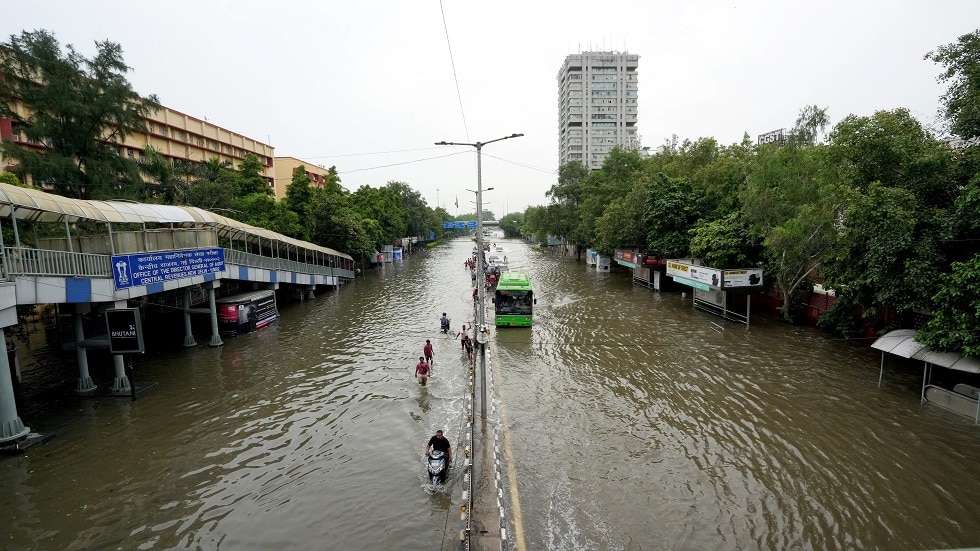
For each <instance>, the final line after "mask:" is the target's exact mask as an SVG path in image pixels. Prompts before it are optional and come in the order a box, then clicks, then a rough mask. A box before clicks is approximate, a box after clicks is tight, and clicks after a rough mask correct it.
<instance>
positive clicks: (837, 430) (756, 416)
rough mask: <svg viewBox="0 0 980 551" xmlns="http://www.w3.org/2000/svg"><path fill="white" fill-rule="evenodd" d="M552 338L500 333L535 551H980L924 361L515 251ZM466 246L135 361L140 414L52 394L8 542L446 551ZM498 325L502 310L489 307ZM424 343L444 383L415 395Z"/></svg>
mask: <svg viewBox="0 0 980 551" xmlns="http://www.w3.org/2000/svg"><path fill="white" fill-rule="evenodd" d="M505 246H506V248H507V254H508V257H509V260H510V262H511V264H512V265H524V266H526V267H528V268H529V269H530V271H531V274H532V277H533V281H534V284H535V291H536V294H537V298H538V304H537V308H536V311H535V325H534V327H532V328H530V329H519V328H502V329H499V330H494V331H493V334H492V343H493V344H492V349H491V354H493V360H494V363H493V365H494V369H495V373H494V377H493V380H494V381H495V382H496V392H497V393H498V396H497V401H498V403H500V404H502V406H503V407H505V408H506V410H507V414H508V425H507V427H505V428H506V429H507V430H508V431H509V435H510V440H511V443H512V447H513V455H514V458H515V465H514V468H515V472H516V477H517V486H518V489H519V494H520V496H521V500H522V501H521V509H522V511H523V517H522V519H521V520H522V522H523V529H524V534H525V536H526V538H527V542H528V547H529V548H530V549H575V550H578V549H650V548H657V549H895V548H900V549H916V548H921V549H924V548H948V547H963V546H970V545H976V544H977V543H976V542H977V541H978V540H980V529H978V527H977V523H976V511H980V481H978V476H977V469H976V464H977V463H976V457H978V456H980V439H978V438H977V428H976V427H975V426H974V425H973V424H972V423H970V422H969V420H967V419H964V418H960V417H957V416H954V415H952V414H948V413H946V412H944V411H943V410H941V409H938V408H936V407H933V406H929V405H926V406H920V405H919V403H918V392H919V384H920V375H921V372H920V371H919V369H918V366H911V367H909V366H902V365H897V364H895V363H890V364H889V367H888V368H887V369H886V374H885V381H884V384H883V385H882V388H881V389H878V388H877V387H876V384H877V370H878V365H879V364H878V362H879V356H878V355H877V354H876V353H872V352H871V351H870V350H868V349H867V348H866V347H864V346H862V345H859V344H854V343H849V342H844V341H838V340H834V339H830V338H828V337H827V336H826V335H824V334H822V333H820V332H818V331H814V330H811V329H806V328H799V327H792V326H786V325H782V324H779V323H775V322H773V321H770V320H767V319H765V318H761V317H757V318H756V319H754V320H753V325H752V327H751V328H750V329H748V330H746V329H745V328H744V327H742V326H738V325H735V324H729V323H720V324H719V325H720V327H721V330H715V329H713V328H712V327H713V323H718V320H717V319H716V318H713V317H710V316H708V315H707V314H704V313H699V312H695V311H693V310H692V309H691V305H690V297H689V296H688V297H686V298H682V297H681V296H680V295H679V294H657V293H654V292H651V291H648V290H646V289H642V288H634V287H632V286H631V285H630V281H629V278H628V277H626V276H624V275H623V274H616V273H613V274H600V273H596V272H595V271H589V270H587V269H586V268H585V267H584V263H579V264H576V263H575V262H574V261H573V260H571V259H566V258H562V257H558V256H554V255H552V254H549V253H542V252H536V251H532V250H530V249H529V248H527V247H525V246H524V245H522V244H519V243H508V244H506V245H505ZM471 247H472V244H471V242H469V241H458V242H455V243H451V244H449V245H448V246H445V247H441V248H437V249H434V250H432V251H428V252H423V253H419V254H417V255H414V256H411V257H409V258H408V259H407V260H406V261H405V262H403V263H402V264H399V265H394V266H387V267H385V269H384V270H383V271H376V272H371V273H368V274H366V275H365V276H364V277H362V278H360V279H359V280H358V281H357V282H356V283H354V284H352V285H350V286H348V287H346V288H344V289H343V290H342V291H341V292H339V293H329V294H326V295H324V296H321V297H318V298H317V299H316V300H315V301H312V302H304V303H300V304H293V305H286V306H284V307H283V308H282V314H283V315H282V318H281V322H280V323H278V324H276V325H274V326H272V327H270V328H268V329H266V330H264V331H261V332H259V333H255V334H251V335H246V336H242V337H238V338H234V339H229V340H228V341H227V342H226V344H225V346H223V347H220V348H214V349H212V348H208V347H205V346H198V347H196V348H193V349H187V350H184V349H181V348H180V347H179V346H176V345H175V346H174V349H173V350H168V351H166V353H162V354H157V355H150V356H148V357H146V358H143V359H141V360H140V361H138V363H137V369H138V373H139V376H140V377H141V378H142V379H144V380H150V381H155V382H157V383H158V385H157V386H156V387H155V388H154V389H153V390H152V391H150V392H149V393H147V394H145V395H143V396H141V397H140V400H139V401H137V402H130V401H127V400H118V399H100V400H84V399H75V398H70V399H65V398H62V397H61V395H59V396H58V397H57V398H52V397H49V396H47V395H46V394H43V393H42V394H41V395H40V396H35V397H33V398H32V400H34V401H31V402H30V403H31V404H34V405H33V406H32V407H31V408H30V410H29V414H25V415H23V416H24V417H25V418H24V421H25V423H26V424H28V425H30V426H32V428H34V429H35V430H41V431H55V432H57V433H58V437H57V438H56V439H54V440H53V441H52V442H51V443H50V444H48V445H46V446H41V447H36V448H33V449H31V450H30V451H29V452H28V453H27V454H25V455H22V456H17V457H10V458H0V487H2V488H3V491H4V494H3V495H4V498H5V500H4V507H3V509H2V512H0V526H2V528H0V538H2V539H0V541H2V542H3V546H5V548H9V549H72V550H74V549H100V548H102V549H105V548H122V549H241V548H255V549H310V548H350V549H367V548H376V549H434V548H440V547H443V546H448V545H450V544H451V543H452V542H453V541H454V540H455V537H456V531H457V529H458V525H457V524H456V522H458V517H459V509H458V505H454V504H453V499H454V498H455V497H456V496H458V494H459V493H460V492H459V489H460V488H459V483H460V481H461V473H460V472H459V471H457V470H453V471H451V479H450V484H448V485H447V486H445V487H441V488H438V490H437V491H435V492H433V491H432V488H431V487H429V488H428V489H426V486H428V484H427V483H426V477H425V471H424V464H423V457H422V451H423V449H424V447H425V443H426V441H427V440H428V438H429V437H430V436H431V435H432V434H433V433H434V432H435V430H436V429H443V430H444V431H446V433H447V435H448V436H450V438H451V440H452V441H453V442H454V443H455V442H457V441H458V438H459V433H460V430H461V427H462V426H463V423H464V419H463V411H464V407H465V403H466V402H465V401H464V399H463V395H464V392H465V388H466V381H467V368H466V363H465V355H464V354H463V352H462V351H461V350H460V346H459V343H458V342H457V341H455V340H453V339H452V337H451V336H447V335H442V334H440V333H438V318H439V315H440V314H441V313H442V312H447V313H448V314H449V316H450V318H452V320H453V324H454V327H458V326H459V325H460V324H461V323H462V322H463V321H469V320H471V319H472V317H473V316H472V300H471V298H470V291H471V287H470V281H469V274H468V272H467V271H466V270H465V269H461V264H462V260H463V259H464V258H465V257H466V256H467V255H468V253H469V250H470V249H471ZM488 311H489V310H488ZM425 339H430V340H432V342H433V343H434V345H435V354H436V369H435V376H434V377H433V378H431V379H430V382H429V386H427V387H426V388H425V389H421V388H419V386H418V384H417V383H416V382H415V379H414V365H415V362H416V361H417V360H418V356H419V355H420V353H421V351H422V346H423V345H424V343H425Z"/></svg>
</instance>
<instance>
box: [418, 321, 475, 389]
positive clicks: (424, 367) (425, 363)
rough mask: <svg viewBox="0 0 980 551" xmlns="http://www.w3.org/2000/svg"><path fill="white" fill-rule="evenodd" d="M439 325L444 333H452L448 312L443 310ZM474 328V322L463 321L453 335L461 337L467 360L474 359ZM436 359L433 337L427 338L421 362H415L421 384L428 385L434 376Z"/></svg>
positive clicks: (462, 348)
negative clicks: (471, 336)
mask: <svg viewBox="0 0 980 551" xmlns="http://www.w3.org/2000/svg"><path fill="white" fill-rule="evenodd" d="M439 326H440V329H441V330H442V332H443V333H446V334H449V335H451V334H452V331H451V330H450V328H449V318H448V317H446V313H445V312H443V314H442V317H441V318H439ZM472 329H473V324H472V323H471V324H467V323H466V322H463V326H462V327H461V328H460V331H459V333H457V334H456V335H454V336H453V339H454V340H455V339H457V338H458V339H459V343H460V348H461V350H462V351H463V352H465V353H466V358H467V361H469V362H472V361H473V339H471V338H470V335H469V332H470V331H471V330H472ZM434 361H435V350H434V348H433V346H432V340H431V339H425V345H424V346H423V347H422V355H421V356H419V362H418V363H417V364H415V378H416V379H418V382H419V386H426V384H427V383H428V381H429V377H432V364H433V363H434Z"/></svg>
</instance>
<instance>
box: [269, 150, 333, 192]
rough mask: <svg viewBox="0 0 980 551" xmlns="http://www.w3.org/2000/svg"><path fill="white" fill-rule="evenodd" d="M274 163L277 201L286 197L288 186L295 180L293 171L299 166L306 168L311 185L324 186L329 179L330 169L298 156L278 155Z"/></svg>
mask: <svg viewBox="0 0 980 551" xmlns="http://www.w3.org/2000/svg"><path fill="white" fill-rule="evenodd" d="M274 164H275V168H276V201H281V200H282V199H283V198H284V197H286V188H287V187H289V183H290V182H292V181H293V171H294V170H296V167H298V166H302V167H303V168H304V169H305V170H306V176H307V177H309V179H310V185H311V186H314V187H323V186H324V185H326V183H327V182H328V181H329V175H330V170H329V169H326V168H323V167H322V166H319V165H316V164H314V163H310V162H306V161H303V160H301V159H297V158H296V157H276V158H275V163H274Z"/></svg>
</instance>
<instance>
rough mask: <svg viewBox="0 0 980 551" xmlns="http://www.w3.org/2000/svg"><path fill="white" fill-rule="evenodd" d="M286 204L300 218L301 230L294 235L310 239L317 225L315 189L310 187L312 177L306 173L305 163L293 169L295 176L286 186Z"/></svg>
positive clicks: (298, 237)
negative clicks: (314, 199) (314, 200)
mask: <svg viewBox="0 0 980 551" xmlns="http://www.w3.org/2000/svg"><path fill="white" fill-rule="evenodd" d="M285 205H286V207H287V208H289V210H291V211H293V212H295V213H296V216H297V217H298V218H299V224H300V227H301V230H300V232H299V233H298V234H297V235H295V236H294V237H296V238H297V239H303V240H306V241H308V240H310V237H311V236H312V234H313V231H314V227H315V225H316V216H315V214H314V208H315V205H314V202H313V189H312V188H311V187H310V177H309V176H307V175H306V167H305V166H304V165H300V166H298V167H296V168H295V169H293V178H292V180H291V181H290V182H289V185H288V186H287V187H286V198H285Z"/></svg>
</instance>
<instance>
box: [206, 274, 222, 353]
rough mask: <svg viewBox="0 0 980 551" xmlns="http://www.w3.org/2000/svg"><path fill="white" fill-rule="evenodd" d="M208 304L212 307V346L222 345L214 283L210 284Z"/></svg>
mask: <svg viewBox="0 0 980 551" xmlns="http://www.w3.org/2000/svg"><path fill="white" fill-rule="evenodd" d="M208 304H209V305H210V307H211V344H210V345H211V346H221V345H223V344H225V343H223V342H221V335H220V334H219V333H218V307H217V305H215V303H214V285H210V286H208Z"/></svg>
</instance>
